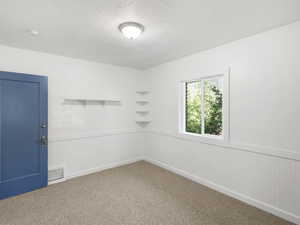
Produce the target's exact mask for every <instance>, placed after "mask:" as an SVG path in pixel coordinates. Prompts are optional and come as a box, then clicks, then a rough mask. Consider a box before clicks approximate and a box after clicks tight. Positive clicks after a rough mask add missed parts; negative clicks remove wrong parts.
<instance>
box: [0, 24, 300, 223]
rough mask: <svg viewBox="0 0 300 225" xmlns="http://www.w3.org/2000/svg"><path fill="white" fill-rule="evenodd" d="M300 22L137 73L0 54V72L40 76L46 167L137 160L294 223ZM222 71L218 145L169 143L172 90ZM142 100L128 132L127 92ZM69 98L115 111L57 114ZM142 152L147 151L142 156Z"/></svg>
mask: <svg viewBox="0 0 300 225" xmlns="http://www.w3.org/2000/svg"><path fill="white" fill-rule="evenodd" d="M299 40H300V23H294V24H291V25H289V26H285V27H282V28H279V29H276V30H272V31H269V32H266V33H263V34H259V35H256V36H253V37H250V38H247V39H243V40H240V41H236V42H233V43H230V44H227V45H224V46H221V47H218V48H215V49H212V50H209V51H205V52H201V53H198V54H195V55H192V56H189V57H185V58H183V59H180V60H177V61H173V62H170V63H166V64H163V65H160V66H158V67H155V68H152V69H150V70H147V71H137V70H133V69H129V68H122V67H116V66H110V65H104V64H99V63H92V62H87V61H83V60H76V59H70V58H66V57H60V56H54V55H49V54H43V53H38V52H32V51H27V50H20V49H15V48H10V47H5V46H0V70H3V71H12V72H22V73H29V74H39V75H46V76H48V77H49V136H50V145H49V167H50V168H51V167H55V166H59V165H64V166H66V173H67V176H69V177H71V176H76V175H78V174H83V173H85V172H89V171H94V169H95V168H102V167H106V166H109V165H116V163H118V162H124V161H128V160H133V159H136V158H139V157H144V156H145V157H146V158H147V159H148V160H152V162H155V163H158V164H159V165H161V166H165V167H166V168H168V169H172V170H173V171H175V172H178V173H180V174H183V175H185V176H188V177H189V178H192V179H194V180H196V181H198V182H200V183H204V184H205V185H208V186H211V187H213V188H215V189H217V190H219V191H223V192H225V193H227V194H230V195H232V196H234V197H237V198H240V199H241V200H244V201H247V202H249V203H251V204H253V205H256V206H258V207H260V208H263V209H265V210H268V211H270V212H272V213H274V214H276V215H279V216H282V217H284V218H287V219H289V220H291V221H295V222H298V223H300V219H299V216H300V188H299V187H300V172H299V171H300V165H299V159H300V155H299V154H300V149H299V139H300V132H298V126H299V124H300V119H299V116H298V114H299V113H298V112H299V110H300V101H299V96H300V89H299V81H300V78H299V77H300V76H299V75H300V74H299V73H300V64H299V58H300V57H299V52H300V44H299ZM229 67H230V68H231V82H230V85H231V89H230V94H231V98H230V102H231V104H230V111H231V114H230V122H231V123H230V127H231V129H230V131H231V141H230V143H227V144H226V145H222V144H221V145H220V144H219V145H214V144H205V143H202V142H199V141H197V140H195V139H189V138H186V137H183V136H181V135H179V134H178V126H179V125H178V120H179V118H178V113H179V109H178V107H179V106H178V103H179V97H180V96H179V88H178V87H179V82H180V81H181V80H186V79H193V78H199V77H201V76H206V75H212V74H215V73H219V72H223V71H224V70H227V69H228V68H229ZM145 85H146V87H147V88H149V89H150V91H151V116H152V120H153V122H152V123H151V124H150V126H149V127H148V129H146V131H147V132H146V134H145V133H140V132H139V131H140V128H139V127H138V126H136V124H135V121H134V120H135V107H136V106H135V91H136V90H139V89H141V87H143V88H144V87H145ZM69 95H78V96H81V95H90V96H91V95H92V96H99V97H100V96H105V97H108V98H109V97H113V98H121V101H122V104H121V105H119V106H118V105H106V106H101V105H93V106H85V107H84V106H79V105H63V104H62V99H63V97H64V96H69ZM145 146H146V147H145Z"/></svg>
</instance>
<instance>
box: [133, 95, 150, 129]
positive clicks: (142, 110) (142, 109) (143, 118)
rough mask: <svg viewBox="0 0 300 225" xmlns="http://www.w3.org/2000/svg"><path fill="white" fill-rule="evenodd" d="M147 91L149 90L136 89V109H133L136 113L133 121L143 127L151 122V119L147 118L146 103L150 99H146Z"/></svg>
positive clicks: (147, 103)
mask: <svg viewBox="0 0 300 225" xmlns="http://www.w3.org/2000/svg"><path fill="white" fill-rule="evenodd" d="M149 93H150V92H149V91H146V90H139V91H136V104H137V109H136V111H135V113H136V120H135V122H136V123H137V124H139V125H140V126H142V127H145V126H146V125H147V124H149V123H150V122H151V120H150V119H149V113H150V111H149V109H148V105H149V103H150V101H149V100H148V94H149Z"/></svg>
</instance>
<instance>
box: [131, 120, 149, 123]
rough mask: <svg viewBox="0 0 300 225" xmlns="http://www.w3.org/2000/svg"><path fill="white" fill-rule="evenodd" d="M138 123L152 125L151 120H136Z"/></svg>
mask: <svg viewBox="0 0 300 225" xmlns="http://www.w3.org/2000/svg"><path fill="white" fill-rule="evenodd" d="M135 122H137V123H150V122H151V120H136V121H135Z"/></svg>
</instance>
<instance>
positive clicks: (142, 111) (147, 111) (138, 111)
mask: <svg viewBox="0 0 300 225" xmlns="http://www.w3.org/2000/svg"><path fill="white" fill-rule="evenodd" d="M136 112H137V113H149V112H150V111H149V110H147V109H145V110H143V109H137V110H136Z"/></svg>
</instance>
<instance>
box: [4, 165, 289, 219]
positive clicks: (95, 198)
mask: <svg viewBox="0 0 300 225" xmlns="http://www.w3.org/2000/svg"><path fill="white" fill-rule="evenodd" d="M0 224H1V225H131V224H132V225H183V224H184V225H291V224H292V223H289V222H286V221H284V220H282V219H279V218H277V217H275V216H272V215H270V214H268V213H265V212H263V211H261V210H259V209H256V208H254V207H251V206H249V205H246V204H244V203H242V202H240V201H238V200H235V199H232V198H230V197H227V196H225V195H223V194H221V193H218V192H216V191H213V190H211V189H209V188H207V187H204V186H202V185H199V184H196V183H194V182H192V181H190V180H187V179H185V178H183V177H180V176H178V175H175V174H173V173H171V172H168V171H166V170H164V169H161V168H159V167H156V166H154V165H152V164H149V163H146V162H143V161H141V162H137V163H134V164H131V165H127V166H122V167H118V168H114V169H110V170H106V171H103V172H100V173H95V174H92V175H88V176H83V177H80V178H76V179H72V180H69V181H67V182H63V183H59V184H55V185H51V186H49V187H47V188H44V189H41V190H37V191H34V192H31V193H27V194H24V195H20V196H17V197H14V198H10V199H6V200H1V201H0Z"/></svg>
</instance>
